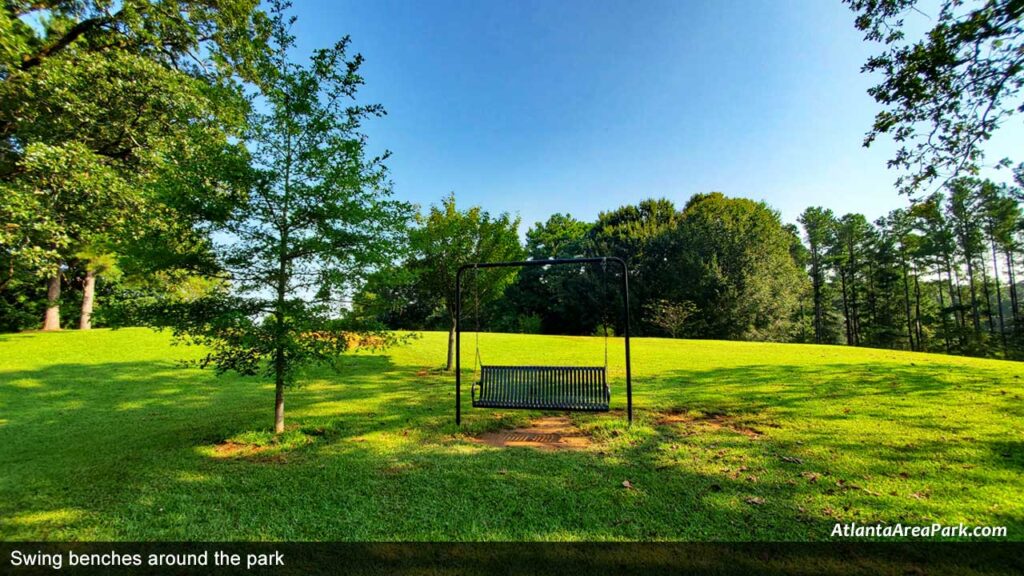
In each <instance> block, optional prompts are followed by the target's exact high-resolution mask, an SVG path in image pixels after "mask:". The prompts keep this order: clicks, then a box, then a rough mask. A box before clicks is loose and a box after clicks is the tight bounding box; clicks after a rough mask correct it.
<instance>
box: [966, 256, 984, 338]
mask: <svg viewBox="0 0 1024 576" xmlns="http://www.w3.org/2000/svg"><path fill="white" fill-rule="evenodd" d="M966 260H967V283H968V284H969V285H970V288H971V290H970V292H971V322H973V323H974V332H975V333H977V334H981V311H980V310H978V288H977V287H976V286H975V285H974V262H973V258H971V257H970V256H968V257H967V258H966Z"/></svg>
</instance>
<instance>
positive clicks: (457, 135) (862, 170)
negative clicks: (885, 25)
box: [294, 0, 906, 230]
mask: <svg viewBox="0 0 1024 576" xmlns="http://www.w3.org/2000/svg"><path fill="white" fill-rule="evenodd" d="M295 12H296V14H297V16H298V22H297V23H296V27H295V29H294V32H295V34H296V36H297V37H298V42H299V52H298V53H297V55H298V56H301V55H303V54H306V53H308V52H309V51H310V50H312V49H314V48H317V47H321V46H326V45H329V44H330V43H332V42H333V41H335V40H336V39H337V38H339V37H340V36H342V35H345V34H348V35H350V36H351V37H352V42H353V48H354V49H355V50H356V51H359V52H361V53H362V54H363V55H364V56H365V58H366V64H365V66H364V68H363V75H364V77H365V78H366V82H367V84H366V86H365V87H364V89H363V90H362V92H361V99H362V100H363V101H365V102H379V103H381V104H383V105H384V106H385V107H386V108H387V110H388V116H386V117H385V118H383V119H379V120H373V121H372V122H371V123H370V124H369V125H368V126H367V132H368V133H369V135H370V140H371V143H372V146H373V147H374V148H375V149H376V150H382V149H384V148H386V149H388V150H390V151H391V152H392V154H393V156H392V158H391V160H390V161H389V163H388V164H389V166H390V168H391V172H392V178H393V180H394V184H395V193H396V195H397V196H398V197H399V198H402V199H405V200H409V201H412V202H415V203H418V204H421V205H429V204H432V203H436V202H437V201H438V200H439V199H440V198H441V197H442V196H443V195H444V194H446V193H447V192H449V191H454V192H455V194H456V198H457V200H458V202H459V204H461V205H463V206H468V205H470V204H480V205H482V206H484V207H485V208H487V209H488V210H491V211H492V212H498V211H506V210H507V211H511V212H514V213H518V214H519V215H521V216H522V219H523V225H524V230H525V227H527V226H529V225H531V224H532V223H533V222H535V221H538V220H543V219H545V218H546V217H547V216H548V215H549V214H551V213H554V212H568V213H571V214H573V215H574V216H576V217H578V218H581V219H592V218H594V217H595V216H596V215H597V213H598V212H600V211H602V210H609V209H613V208H616V207H618V206H620V205H622V204H625V203H634V202H637V201H639V200H642V199H644V198H649V197H666V198H669V199H671V200H673V201H674V202H676V204H677V205H678V206H682V205H683V204H684V203H685V202H686V199H687V198H689V197H690V196H691V195H692V194H695V193H698V192H708V191H720V192H723V193H725V194H727V195H730V196H743V197H748V198H753V199H755V200H765V201H767V202H768V203H769V204H770V205H771V206H773V207H774V208H776V209H777V210H779V211H780V212H781V214H782V217H783V219H784V220H785V221H787V222H793V221H795V219H796V216H797V215H798V214H799V213H800V212H801V211H802V210H803V209H804V208H806V207H807V206H809V205H821V206H825V207H828V208H831V209H833V210H834V211H836V212H837V213H840V214H842V213H845V212H853V211H856V212H861V213H864V214H865V215H866V216H868V218H871V219H874V218H876V217H878V216H881V215H883V214H884V213H885V212H887V211H889V210H891V209H893V208H896V207H900V206H904V205H905V204H906V200H905V199H904V198H901V197H899V196H898V195H897V194H896V193H895V191H894V190H893V187H892V183H893V180H894V179H895V174H894V173H892V172H891V171H888V170H887V169H886V166H885V161H886V159H887V158H889V156H890V155H891V152H892V145H891V144H889V143H888V142H880V143H879V144H876V145H874V146H872V148H871V149H864V148H863V147H862V146H861V141H862V138H863V135H864V133H865V131H866V130H867V129H868V128H869V127H870V125H871V121H872V118H873V116H874V114H875V112H876V110H877V107H876V105H875V103H874V102H873V101H872V100H871V98H870V97H869V96H868V95H867V94H866V92H865V90H866V89H867V88H868V87H869V86H871V85H872V81H871V80H872V79H871V78H870V77H867V76H864V75H862V74H861V73H860V67H861V65H862V64H863V62H864V61H865V59H866V58H867V56H868V55H869V54H871V53H872V51H873V50H875V47H873V46H870V45H867V44H865V43H863V42H862V40H861V36H860V34H859V33H858V32H857V31H856V30H855V29H854V27H853V15H852V13H851V12H850V11H849V10H848V9H847V8H846V7H845V6H844V5H842V4H841V3H840V2H839V0H777V1H769V0H763V1H753V0H750V1H738V0H708V1H703V2H699V1H684V0H672V1H636V2H612V1H607V0H587V1H567V0H543V1H527V0H504V1H498V0H467V1H427V0H415V1H414V0H404V1H394V0H372V1H367V0H360V1H353V0H325V1H303V0H297V2H296V6H295Z"/></svg>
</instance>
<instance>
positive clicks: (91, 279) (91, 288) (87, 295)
mask: <svg viewBox="0 0 1024 576" xmlns="http://www.w3.org/2000/svg"><path fill="white" fill-rule="evenodd" d="M95 295H96V273H95V272H93V271H92V270H89V269H86V271H85V282H83V283H82V315H81V317H79V319H78V329H79V330H91V329H92V303H93V299H94V297H95Z"/></svg>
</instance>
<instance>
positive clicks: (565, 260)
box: [458, 256, 626, 274]
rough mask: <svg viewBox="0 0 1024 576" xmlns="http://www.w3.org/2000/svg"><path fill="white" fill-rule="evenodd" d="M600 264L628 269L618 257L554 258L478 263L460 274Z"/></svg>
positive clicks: (461, 268) (460, 271)
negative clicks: (516, 267) (604, 263)
mask: <svg viewBox="0 0 1024 576" xmlns="http://www.w3.org/2000/svg"><path fill="white" fill-rule="evenodd" d="M598 262H614V263H616V264H618V265H620V266H622V269H623V270H625V269H626V261H625V260H623V259H622V258H619V257H618V256H601V257H598V258H552V259H549V260H519V261H515V262H477V263H475V264H463V265H462V266H459V271H458V274H462V272H463V271H465V270H472V269H475V268H511V267H515V266H557V265H560V264H597V263H598Z"/></svg>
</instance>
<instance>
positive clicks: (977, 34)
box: [844, 0, 1024, 194]
mask: <svg viewBox="0 0 1024 576" xmlns="http://www.w3.org/2000/svg"><path fill="white" fill-rule="evenodd" d="M844 1H845V2H846V3H847V4H849V6H850V8H851V9H852V10H853V11H854V12H856V13H857V19H856V26H857V29H858V30H861V31H862V32H864V37H865V39H866V40H868V41H872V42H878V43H880V44H881V45H882V46H883V51H882V52H881V53H880V54H877V55H875V56H873V57H871V58H869V59H868V61H867V63H865V65H864V72H865V73H870V74H876V75H881V78H882V80H881V82H880V83H879V84H878V85H876V86H875V87H873V88H871V89H870V90H869V91H868V93H869V94H871V96H873V97H874V98H875V100H876V101H877V102H878V103H879V104H881V105H882V110H881V111H880V112H879V113H878V114H877V115H876V116H875V122H874V125H873V126H872V128H871V131H870V132H869V133H868V135H867V137H866V139H865V141H864V142H865V145H870V144H871V143H872V142H873V141H874V140H875V139H876V138H877V137H878V136H881V135H883V134H888V135H890V136H891V137H892V138H893V140H895V141H896V143H897V144H898V145H899V149H898V150H897V152H896V154H895V156H894V157H893V158H892V159H891V160H890V161H889V166H890V167H894V168H899V169H902V170H907V171H909V172H908V173H907V174H904V175H901V176H900V178H899V179H898V180H897V186H898V187H899V188H900V189H901V191H903V192H905V193H908V194H913V193H915V192H917V191H919V190H921V188H922V187H924V186H927V185H928V184H930V183H932V182H934V181H935V180H937V179H942V180H946V179H950V178H955V177H959V176H964V175H972V174H977V172H978V170H979V169H980V167H981V165H982V160H983V158H984V150H983V145H984V143H985V142H986V141H988V140H989V139H990V138H991V137H992V135H993V133H995V132H996V131H997V130H998V129H999V128H1000V127H1001V126H1002V125H1004V124H1006V123H1007V121H1008V120H1009V119H1010V118H1011V117H1012V116H1013V115H1014V114H1016V113H1018V112H1020V111H1021V110H1024V100H1022V98H1021V88H1024V73H1022V71H1024V62H1022V58H1021V54H1022V53H1024V9H1022V8H1021V3H1020V2H1019V0H972V1H964V0H942V1H941V2H939V3H938V6H937V10H936V11H935V12H933V13H931V14H925V15H924V16H925V17H927V18H928V20H927V21H928V24H929V25H930V26H931V29H930V30H928V31H927V32H926V33H925V34H924V35H923V36H922V37H921V38H907V36H906V33H905V27H904V22H905V20H906V19H907V18H908V17H920V16H921V15H922V14H924V13H923V12H921V10H922V9H919V8H918V6H919V5H920V4H922V3H920V2H918V0H844ZM928 8H932V6H930V5H929V6H928ZM928 8H923V9H928ZM915 12H918V13H919V14H918V13H915Z"/></svg>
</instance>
